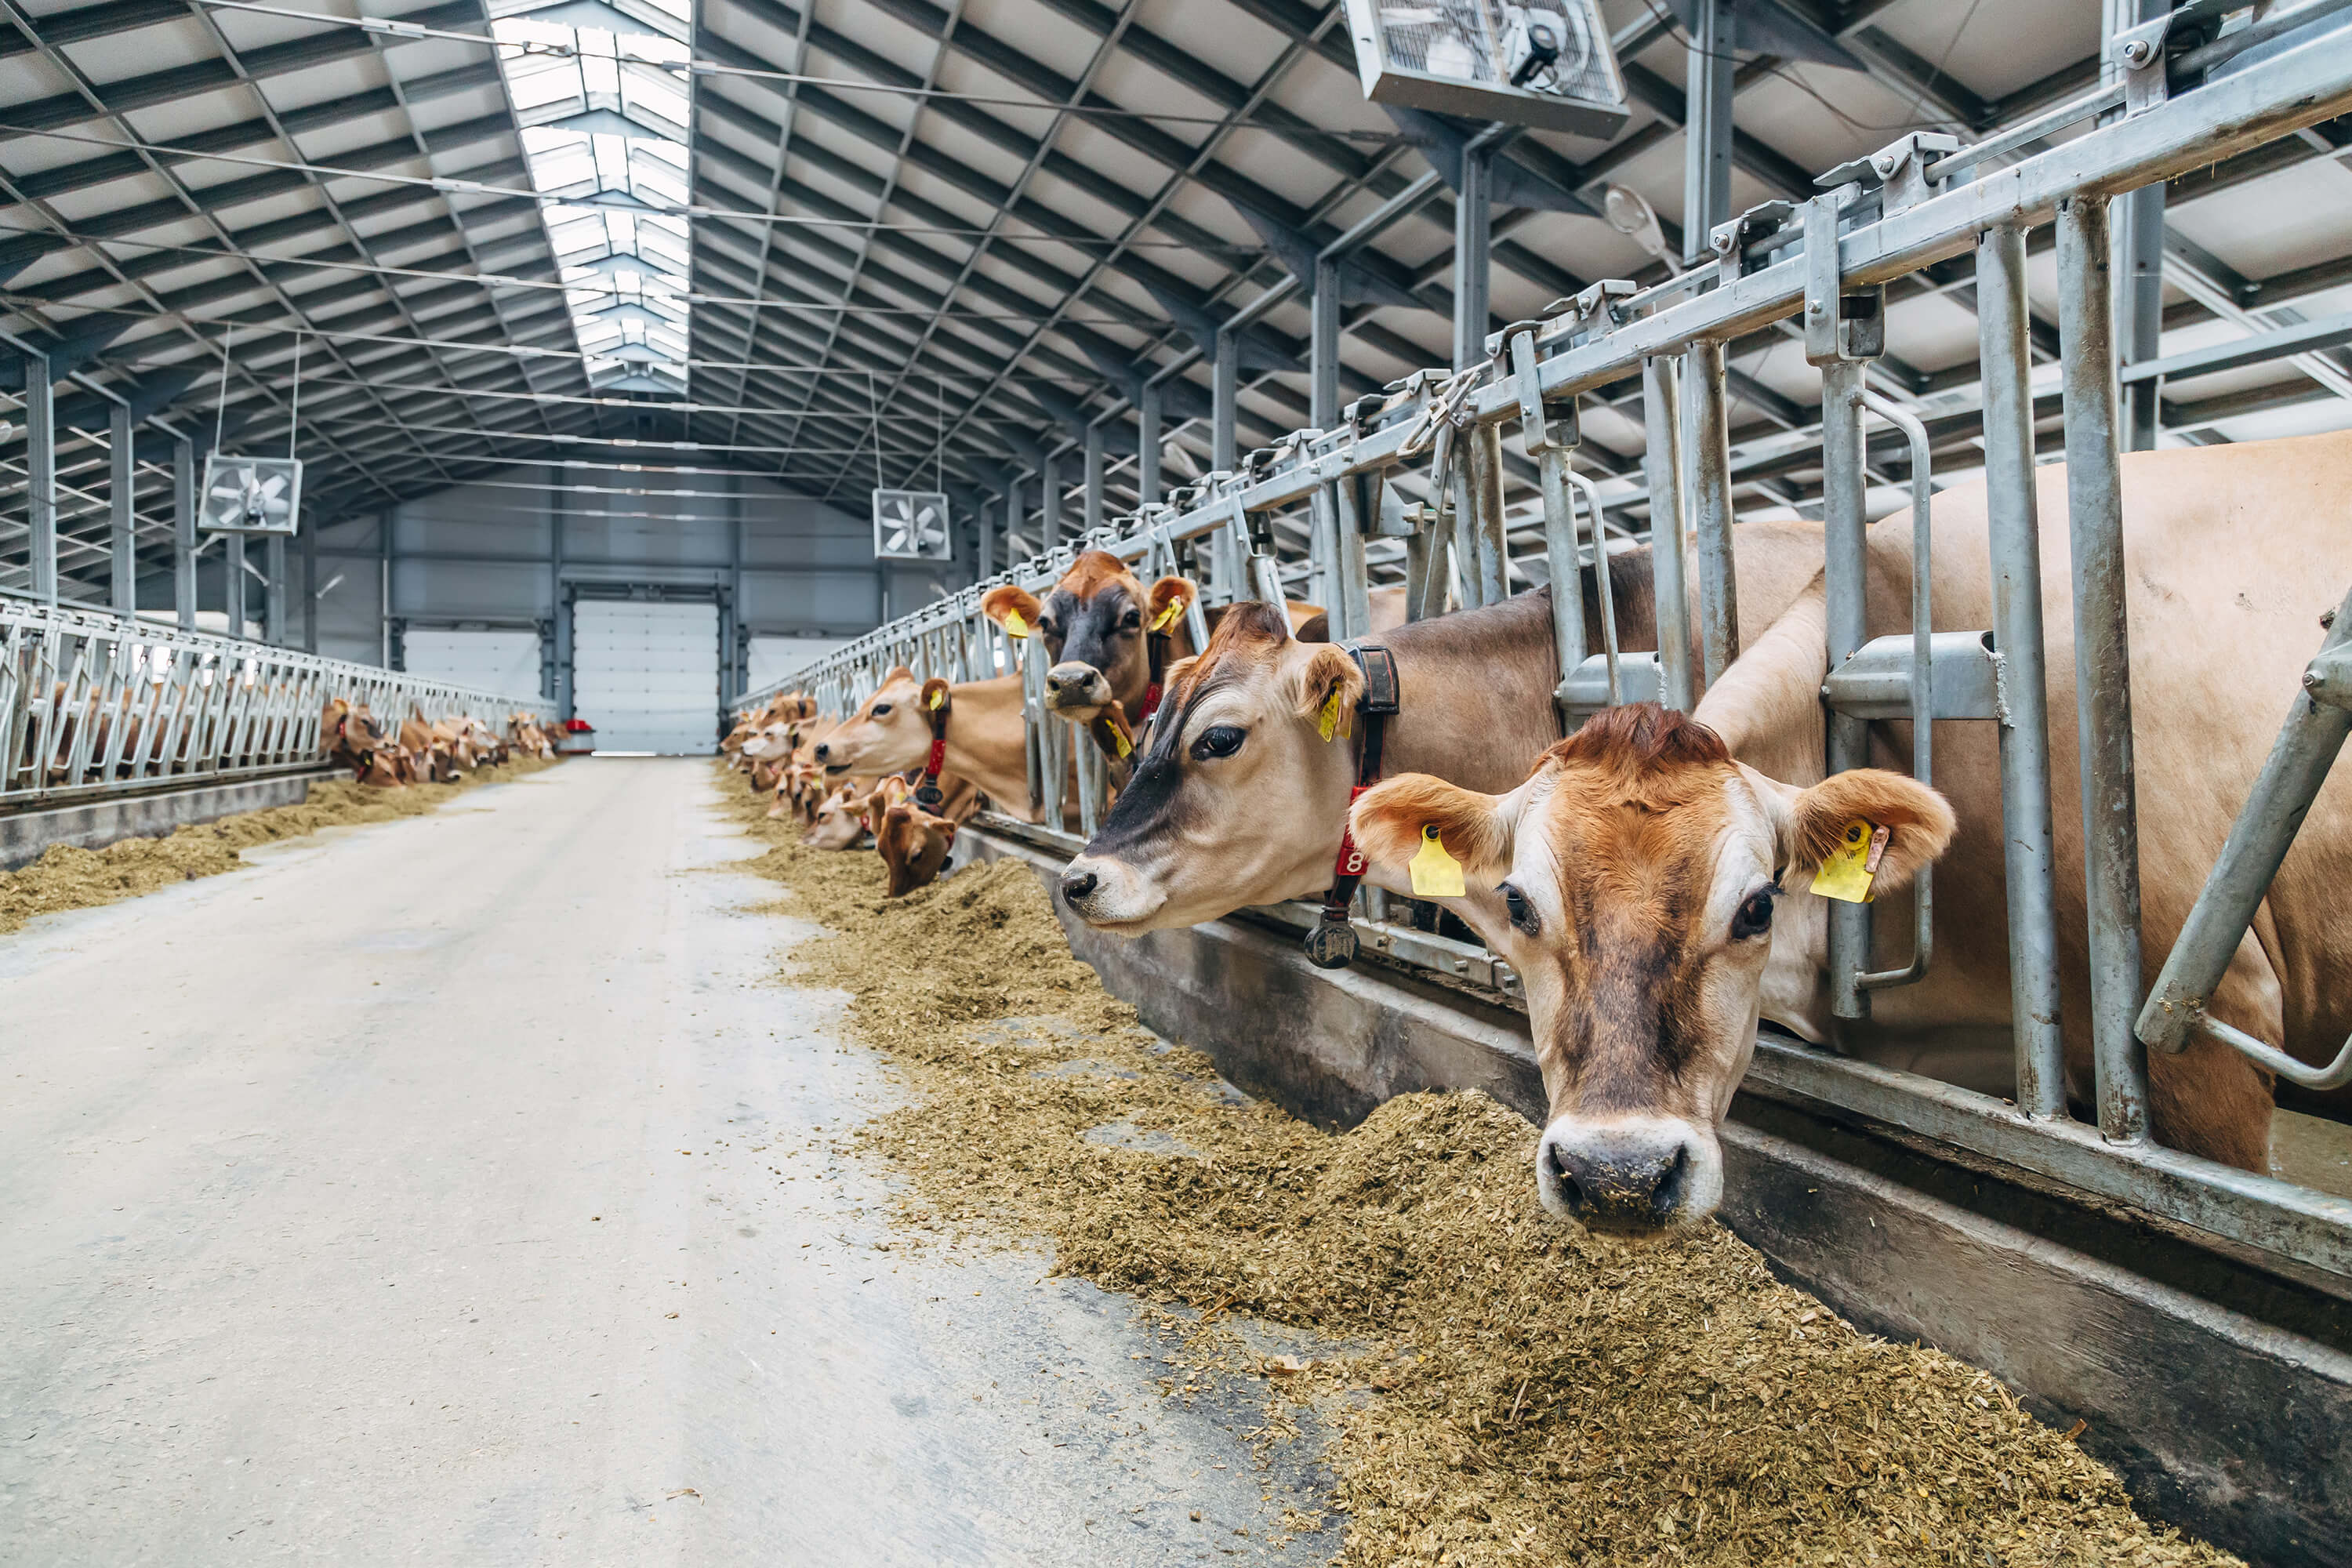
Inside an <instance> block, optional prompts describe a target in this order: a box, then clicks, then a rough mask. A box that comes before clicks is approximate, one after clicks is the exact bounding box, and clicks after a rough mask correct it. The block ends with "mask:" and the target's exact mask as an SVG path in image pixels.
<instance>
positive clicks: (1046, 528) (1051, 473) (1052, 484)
mask: <svg viewBox="0 0 2352 1568" xmlns="http://www.w3.org/2000/svg"><path fill="white" fill-rule="evenodd" d="M1038 467H1039V468H1040V470H1041V472H1040V474H1039V482H1038V488H1039V489H1040V490H1041V491H1042V492H1043V493H1042V494H1041V495H1040V496H1039V497H1038V506H1039V508H1040V509H1041V510H1040V511H1039V513H1038V518H1037V549H1038V552H1039V553H1041V554H1042V553H1044V552H1045V551H1048V550H1051V549H1053V548H1054V546H1055V545H1056V544H1059V543H1061V542H1062V463H1061V459H1060V458H1056V457H1055V455H1054V454H1053V453H1051V452H1048V453H1046V454H1045V461H1044V462H1042V463H1041V464H1039V465H1038Z"/></svg>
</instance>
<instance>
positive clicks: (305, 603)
mask: <svg viewBox="0 0 2352 1568" xmlns="http://www.w3.org/2000/svg"><path fill="white" fill-rule="evenodd" d="M302 651H303V652H304V653H316V652H318V651H319V531H318V530H317V529H315V528H306V529H304V530H303V531H302Z"/></svg>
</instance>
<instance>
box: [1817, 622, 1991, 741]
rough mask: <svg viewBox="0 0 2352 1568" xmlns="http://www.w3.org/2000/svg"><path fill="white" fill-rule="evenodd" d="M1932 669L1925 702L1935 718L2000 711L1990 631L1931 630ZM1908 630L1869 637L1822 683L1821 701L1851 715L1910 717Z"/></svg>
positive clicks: (1983, 716) (1971, 716) (1974, 716)
mask: <svg viewBox="0 0 2352 1568" xmlns="http://www.w3.org/2000/svg"><path fill="white" fill-rule="evenodd" d="M1928 647H1929V650H1930V658H1931V659H1932V660H1933V663H1934V666H1935V672H1934V674H1933V676H1932V677H1931V678H1930V679H1931V681H1932V684H1933V695H1932V698H1931V701H1930V706H1931V707H1932V709H1933V710H1934V711H1933V717H1935V718H1937V719H1991V720H1994V721H2001V720H2002V719H2003V718H2004V717H2005V715H2004V712H2003V704H2002V702H2001V700H2000V669H1999V664H2000V660H1999V658H1998V656H1996V655H1995V654H1994V653H1993V651H1992V634H1991V633H1990V632H1937V633H1936V634H1935V635H1934V636H1933V637H1929V638H1928ZM1912 652H1913V650H1912V647H1911V634H1910V633H1909V632H1898V633H1896V634H1895V635H1894V636H1893V637H1873V638H1871V639H1870V641H1868V642H1866V643H1864V644H1863V645H1862V646H1861V647H1858V648H1856V649H1854V652H1853V658H1849V659H1847V660H1846V661H1845V662H1844V663H1843V664H1841V665H1839V666H1838V667H1837V668H1835V669H1833V670H1832V671H1830V675H1829V679H1826V680H1824V681H1822V701H1823V702H1825V703H1827V704H1829V706H1830V707H1831V708H1832V709H1834V710H1837V711H1838V712H1840V713H1843V714H1847V715H1849V716H1850V717H1853V718H1855V719H1872V720H1877V719H1908V718H1910V717H1911V658H1912Z"/></svg>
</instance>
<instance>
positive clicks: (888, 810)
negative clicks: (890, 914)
mask: <svg viewBox="0 0 2352 1568" xmlns="http://www.w3.org/2000/svg"><path fill="white" fill-rule="evenodd" d="M883 798H884V797H883V796H882V795H881V794H880V793H879V792H877V793H876V794H875V795H874V796H873V798H872V803H871V810H872V820H873V823H874V847H875V848H876V849H877V850H878V851H880V852H881V856H882V864H883V865H884V866H885V867H886V868H888V871H889V875H890V886H889V893H890V897H892V898H894V899H898V898H904V897H905V896H906V895H908V893H911V892H913V891H914V890H915V889H918V888H928V887H929V886H930V885H931V884H932V883H933V882H935V881H937V880H939V876H940V870H941V869H942V868H945V867H946V865H947V863H948V852H949V851H950V849H952V848H954V847H955V832H956V829H955V824H954V823H952V822H950V821H949V820H948V819H947V818H945V817H943V816H932V815H931V814H930V813H929V812H928V811H925V810H924V809H923V808H922V807H921V806H919V805H914V804H913V803H911V802H907V801H902V802H900V803H899V804H898V805H883V804H882V801H883Z"/></svg>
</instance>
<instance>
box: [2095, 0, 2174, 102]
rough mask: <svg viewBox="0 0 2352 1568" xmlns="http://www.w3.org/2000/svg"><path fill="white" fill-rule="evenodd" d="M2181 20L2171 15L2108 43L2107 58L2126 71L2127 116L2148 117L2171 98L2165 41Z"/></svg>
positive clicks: (2133, 28) (2125, 33) (2125, 32)
mask: <svg viewBox="0 0 2352 1568" xmlns="http://www.w3.org/2000/svg"><path fill="white" fill-rule="evenodd" d="M2175 20H2177V17H2176V16H2174V15H2173V14H2170V13H2168V14H2166V15H2165V16H2158V18H2157V19H2156V20H2154V21H2152V22H2142V23H2141V24H2140V25H2139V26H2137V27H2126V28H2125V29H2124V30H2123V31H2122V32H2120V33H2117V34H2116V36H2115V37H2112V38H2109V39H2108V40H2107V58H2108V59H2110V60H2112V61H2114V62H2115V63H2116V65H2118V66H2120V67H2122V68H2123V73H2124V117H2125V118H2126V120H2128V119H2129V118H2131V117H2132V116H2133V115H2135V114H2144V113H2146V112H2147V110H2151V109H2154V108H2156V107H2158V105H2160V104H2162V103H2163V102H2164V100H2166V99H2168V98H2169V97H2170V96H2171V92H2172V89H2171V79H2170V72H2169V71H2168V68H2167V65H2168V62H2167V58H2166V51H2165V47H2164V46H2165V40H2166V38H2167V37H2168V36H2169V35H2170V34H2171V32H2172V25H2173V23H2174V21H2175Z"/></svg>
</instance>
